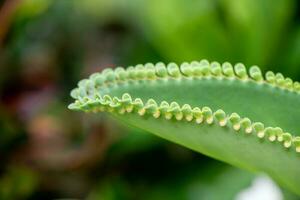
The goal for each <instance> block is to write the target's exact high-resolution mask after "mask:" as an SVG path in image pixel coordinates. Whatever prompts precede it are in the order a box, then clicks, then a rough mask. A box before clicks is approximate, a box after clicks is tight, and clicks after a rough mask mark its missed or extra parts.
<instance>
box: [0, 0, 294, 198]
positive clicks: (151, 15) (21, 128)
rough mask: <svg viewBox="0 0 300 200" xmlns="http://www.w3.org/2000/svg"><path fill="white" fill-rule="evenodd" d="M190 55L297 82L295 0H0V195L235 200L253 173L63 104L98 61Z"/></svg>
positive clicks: (117, 62) (118, 63)
mask: <svg viewBox="0 0 300 200" xmlns="http://www.w3.org/2000/svg"><path fill="white" fill-rule="evenodd" d="M200 59H208V60H209V61H219V62H225V61H229V62H232V63H236V62H243V63H244V64H245V65H247V66H248V67H249V66H251V65H258V66H260V67H261V68H262V69H263V71H266V70H273V71H275V72H278V71H280V72H282V73H283V74H284V75H286V76H289V77H291V78H293V79H295V80H300V2H299V1H297V0H2V1H1V0H0V199H1V200H2V199H3V200H6V199H7V200H10V199H45V200H47V199H62V198H73V199H91V200H93V199H103V200H115V199H149V200H150V199H166V200H167V199H175V200H180V199H190V200H194V199H204V200H227V199H228V200H230V199H236V198H237V196H238V194H239V193H240V192H241V191H242V190H243V189H245V188H247V187H250V186H251V183H252V182H253V180H254V179H255V177H256V176H257V175H255V174H250V173H248V172H245V171H243V170H239V169H236V168H233V167H231V166H229V165H227V164H224V163H221V162H218V161H216V160H213V159H210V158H208V157H206V156H203V155H201V154H198V153H195V152H192V151H190V150H187V149H185V148H182V147H180V146H178V145H176V144H172V143H169V142H167V141H164V140H162V139H160V138H157V137H155V136H152V135H151V134H149V133H145V132H143V131H140V130H136V129H133V128H127V127H125V126H124V125H122V124H118V123H116V122H114V121H112V120H111V119H110V118H109V117H107V116H105V115H100V114H97V115H92V114H89V115H87V114H82V113H75V112H71V111H69V110H68V109H67V105H68V104H69V103H70V102H71V101H72V100H71V98H70V97H69V91H70V90H71V89H72V88H74V87H75V86H76V83H77V81H79V80H80V79H82V78H85V77H87V76H88V75H89V74H91V73H92V72H95V71H100V70H102V69H103V68H105V67H117V66H130V65H136V64H138V63H146V62H153V63H156V62H158V61H163V62H170V61H175V62H177V63H180V62H183V61H188V62H189V61H193V60H200ZM281 192H282V193H283V196H284V197H285V198H286V199H298V198H297V197H295V196H294V195H293V194H290V193H289V192H288V191H285V190H284V189H281Z"/></svg>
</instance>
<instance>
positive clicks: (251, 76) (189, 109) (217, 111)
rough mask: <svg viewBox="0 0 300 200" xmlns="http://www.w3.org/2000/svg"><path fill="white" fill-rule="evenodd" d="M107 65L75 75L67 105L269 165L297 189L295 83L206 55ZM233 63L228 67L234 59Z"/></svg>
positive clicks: (222, 156) (218, 154) (264, 168)
mask: <svg viewBox="0 0 300 200" xmlns="http://www.w3.org/2000/svg"><path fill="white" fill-rule="evenodd" d="M179 66H180V67H178V65H177V64H175V63H170V64H168V65H167V66H166V65H165V64H163V63H157V64H156V65H154V64H151V63H147V64H146V65H137V66H135V67H128V68H127V69H126V70H125V69H123V68H121V67H118V68H116V69H115V70H112V69H105V70H104V71H103V72H102V73H95V74H93V75H91V76H90V78H89V79H84V80H82V81H80V82H79V83H78V88H76V89H74V90H72V92H71V96H72V97H73V98H74V99H75V102H74V103H72V104H70V105H69V108H70V109H72V110H82V111H86V112H89V111H93V112H103V111H105V112H110V113H111V114H112V115H113V116H114V117H116V118H117V119H120V120H122V121H124V122H126V123H128V124H131V125H134V126H136V127H139V128H142V129H145V130H147V131H149V132H151V133H153V134H155V135H158V136H160V137H162V138H165V139H167V140H170V141H173V142H175V143H178V144H181V145H183V146H185V147H187V148H190V149H193V150H195V151H198V152H201V153H203V154H206V155H208V156H211V157H213V158H216V159H219V160H222V161H224V162H227V163H230V164H232V165H235V166H238V167H241V168H244V169H248V170H251V171H258V172H265V173H268V174H269V175H270V176H271V177H273V178H274V180H276V181H278V183H280V184H282V185H283V186H285V187H287V188H289V189H290V190H292V191H293V192H295V193H297V194H300V190H299V188H300V167H299V166H300V135H299V134H300V126H299V125H298V123H297V120H298V119H299V117H300V109H298V106H299V105H300V84H299V83H298V82H293V81H292V80H291V79H290V78H286V77H284V76H283V75H282V74H281V73H277V74H274V73H273V72H267V73H266V74H265V75H263V74H262V72H261V70H260V69H259V68H258V67H257V66H253V67H251V68H250V69H249V71H248V72H247V70H246V67H245V66H244V65H243V64H241V63H238V64H235V65H232V64H230V63H228V62H225V63H223V64H219V63H217V62H212V63H209V62H208V61H207V60H201V61H193V62H191V63H190V64H189V63H187V62H185V63H182V64H181V65H179ZM233 66H234V67H233Z"/></svg>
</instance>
